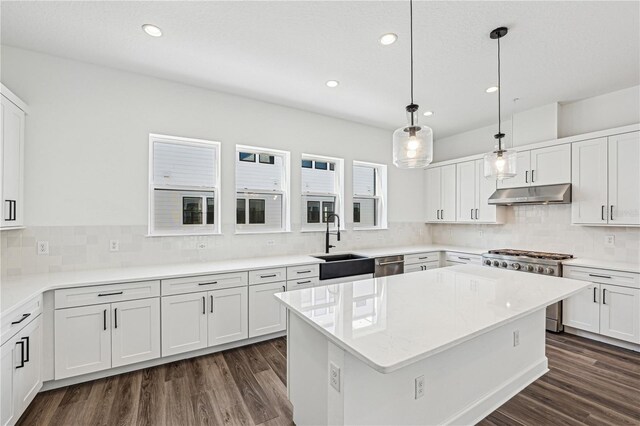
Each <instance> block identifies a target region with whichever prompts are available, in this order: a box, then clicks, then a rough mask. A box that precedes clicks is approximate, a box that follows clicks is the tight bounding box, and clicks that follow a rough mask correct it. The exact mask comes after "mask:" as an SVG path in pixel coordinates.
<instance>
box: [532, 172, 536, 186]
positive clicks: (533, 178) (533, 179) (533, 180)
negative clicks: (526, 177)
mask: <svg viewBox="0 0 640 426" xmlns="http://www.w3.org/2000/svg"><path fill="white" fill-rule="evenodd" d="M534 172H535V170H531V183H534V182H535V181H536V179H535V177H534V176H535V175H534V174H533V173H534Z"/></svg>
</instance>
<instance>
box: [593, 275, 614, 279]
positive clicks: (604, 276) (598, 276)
mask: <svg viewBox="0 0 640 426" xmlns="http://www.w3.org/2000/svg"><path fill="white" fill-rule="evenodd" d="M589 276H590V277H596V278H608V279H611V277H610V276H608V275H599V274H589Z"/></svg>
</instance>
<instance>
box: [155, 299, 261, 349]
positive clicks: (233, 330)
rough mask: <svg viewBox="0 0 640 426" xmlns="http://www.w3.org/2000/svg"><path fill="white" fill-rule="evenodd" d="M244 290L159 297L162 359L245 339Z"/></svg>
mask: <svg viewBox="0 0 640 426" xmlns="http://www.w3.org/2000/svg"><path fill="white" fill-rule="evenodd" d="M247 292H248V291H247V287H246V286H241V287H233V288H227V289H221V290H212V291H202V292H199V293H189V294H179V295H175V296H167V297H163V298H162V356H168V355H175V354H179V353H183V352H190V351H194V350H197V349H203V348H206V347H211V346H216V345H221V344H223V343H229V342H235V341H237V340H242V339H246V338H247V337H248V323H247V321H248V320H247V309H248V308H247V305H248V296H247Z"/></svg>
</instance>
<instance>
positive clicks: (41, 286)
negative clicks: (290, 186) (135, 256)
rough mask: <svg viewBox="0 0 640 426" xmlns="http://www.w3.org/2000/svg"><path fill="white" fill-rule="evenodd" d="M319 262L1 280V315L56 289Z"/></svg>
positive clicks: (304, 259)
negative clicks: (30, 299)
mask: <svg viewBox="0 0 640 426" xmlns="http://www.w3.org/2000/svg"><path fill="white" fill-rule="evenodd" d="M322 262H323V261H322V260H320V259H317V258H315V257H311V256H304V255H294V256H271V257H255V258H247V259H235V260H222V261H217V262H202V263H193V262H192V263H176V264H169V265H149V266H136V267H128V268H113V269H93V270H87V271H74V272H55V273H49V274H30V275H19V276H16V277H5V278H3V279H2V283H1V285H0V296H1V297H0V299H1V308H2V309H1V312H2V313H4V312H7V311H10V310H11V309H13V308H14V307H16V306H17V305H19V304H21V303H23V302H25V301H26V300H28V299H29V298H31V297H34V296H37V295H38V294H40V293H43V292H45V291H48V290H55V289H58V288H68V287H82V286H91V285H102V284H116V283H121V282H131V281H145V280H157V279H167V278H176V277H188V276H197V275H206V274H217V273H223V272H236V271H247V270H255V269H265V268H273V267H277V266H295V265H304V264H311V263H322Z"/></svg>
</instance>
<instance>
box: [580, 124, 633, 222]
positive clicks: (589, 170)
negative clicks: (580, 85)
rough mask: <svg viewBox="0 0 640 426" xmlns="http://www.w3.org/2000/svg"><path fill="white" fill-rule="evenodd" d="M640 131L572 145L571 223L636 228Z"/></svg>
mask: <svg viewBox="0 0 640 426" xmlns="http://www.w3.org/2000/svg"><path fill="white" fill-rule="evenodd" d="M638 164H640V132H631V133H625V134H621V135H615V136H609V137H607V138H599V139H592V140H587V141H581V142H575V143H574V144H573V155H572V177H571V183H572V203H571V221H572V223H574V224H592V225H607V224H608V225H624V226H627V225H631V226H637V225H640V167H638Z"/></svg>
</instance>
